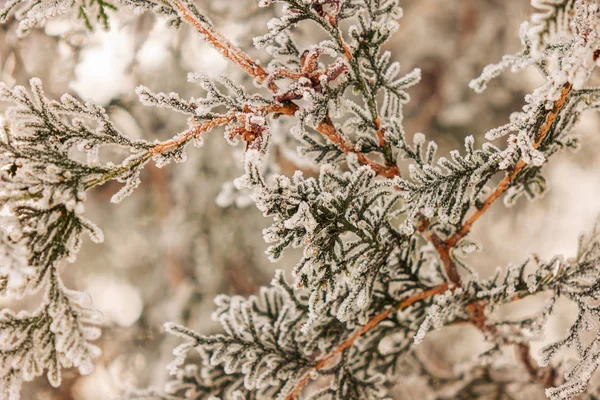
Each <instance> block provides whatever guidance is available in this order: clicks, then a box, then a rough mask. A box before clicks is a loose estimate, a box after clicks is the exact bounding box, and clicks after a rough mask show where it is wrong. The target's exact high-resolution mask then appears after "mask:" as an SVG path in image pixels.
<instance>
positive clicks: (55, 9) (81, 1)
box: [0, 0, 117, 34]
mask: <svg viewBox="0 0 600 400" xmlns="http://www.w3.org/2000/svg"><path fill="white" fill-rule="evenodd" d="M116 10H117V7H116V6H115V4H113V3H112V2H110V1H105V0H47V1H33V0H8V1H6V2H5V3H4V5H3V7H2V8H1V9H0V23H4V22H6V21H7V20H8V19H9V18H10V17H13V16H14V18H16V19H17V20H18V21H19V28H18V33H20V34H25V33H26V32H27V31H29V30H30V29H32V28H35V27H38V26H40V25H43V24H44V23H45V22H46V21H48V20H49V19H52V18H56V17H60V16H64V15H73V16H74V17H75V18H76V19H78V20H80V21H81V22H83V24H84V25H85V27H86V28H87V29H89V30H93V29H94V27H95V26H96V25H100V26H101V27H102V28H103V29H108V28H109V14H110V13H111V12H113V11H116ZM75 18H73V19H75Z"/></svg>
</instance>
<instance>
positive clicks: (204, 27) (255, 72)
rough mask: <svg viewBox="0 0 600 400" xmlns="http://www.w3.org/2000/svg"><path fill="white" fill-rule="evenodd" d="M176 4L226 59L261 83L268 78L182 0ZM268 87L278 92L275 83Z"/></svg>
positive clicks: (261, 69) (184, 17)
mask: <svg viewBox="0 0 600 400" xmlns="http://www.w3.org/2000/svg"><path fill="white" fill-rule="evenodd" d="M174 3H175V6H176V7H177V9H178V10H179V12H180V14H181V16H182V17H183V19H185V20H186V21H187V22H188V23H189V24H190V25H192V26H193V27H194V28H195V29H196V30H197V31H198V32H199V33H200V34H201V35H202V36H204V39H205V40H206V41H207V42H208V43H210V44H211V45H212V46H213V47H214V48H215V49H216V50H217V51H219V52H220V53H221V54H222V55H223V56H224V57H225V58H228V59H229V60H231V61H233V62H234V63H236V64H237V65H239V66H240V67H242V68H243V69H244V70H245V71H246V72H247V73H248V74H250V75H251V76H253V77H255V78H256V79H257V80H258V81H259V82H261V83H262V82H263V81H264V80H265V79H266V78H267V75H268V74H267V72H266V71H265V69H264V68H263V67H262V66H260V65H258V64H257V63H256V62H254V61H253V60H252V59H251V58H250V57H249V56H248V55H247V54H246V53H244V52H243V51H242V50H240V49H239V48H238V47H236V46H234V45H233V43H231V42H230V41H229V40H227V39H226V38H225V37H223V36H221V34H219V33H218V32H216V31H215V30H214V29H213V28H212V27H211V26H210V25H209V24H208V23H206V22H203V21H201V20H200V19H198V18H197V17H196V16H195V15H194V14H192V13H191V12H190V11H189V10H188V9H187V8H186V6H185V5H184V4H183V2H182V1H181V0H175V2H174ZM268 87H269V90H271V91H274V92H276V91H277V85H276V84H275V83H274V82H270V83H269V85H268Z"/></svg>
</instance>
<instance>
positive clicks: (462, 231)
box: [445, 83, 573, 248]
mask: <svg viewBox="0 0 600 400" xmlns="http://www.w3.org/2000/svg"><path fill="white" fill-rule="evenodd" d="M572 88H573V85H572V84H571V83H567V84H566V85H565V86H564V87H563V89H562V91H561V95H560V98H559V99H558V100H557V101H556V102H555V104H554V107H553V108H552V110H551V111H550V112H549V113H548V115H547V116H546V120H545V122H544V124H543V125H542V127H541V129H540V131H539V133H538V135H537V139H536V141H535V143H534V148H535V149H537V148H538V147H539V146H540V145H541V144H542V141H543V140H544V138H545V137H546V135H547V134H548V132H550V129H551V128H552V126H553V124H554V122H555V121H556V119H557V117H558V115H559V114H560V111H561V110H562V108H563V106H564V105H565V102H566V101H567V98H568V97H569V94H570V93H571V90H572ZM526 165H527V163H525V161H523V160H522V159H521V160H519V162H518V163H517V165H516V166H515V167H514V169H513V171H512V173H510V174H508V175H506V176H505V177H504V178H503V179H502V180H501V181H500V183H498V185H497V186H496V189H494V191H493V192H492V193H491V194H490V195H489V196H488V197H487V198H486V199H485V201H484V202H483V204H482V205H481V207H479V208H478V209H477V210H476V211H475V212H474V213H473V214H472V215H471V216H470V217H469V218H468V219H467V220H466V221H465V222H464V223H463V224H462V226H461V227H460V228H459V229H458V230H457V231H456V232H455V233H454V234H453V235H452V236H450V237H449V238H448V239H447V240H446V243H445V246H446V247H448V248H452V247H454V246H455V245H456V244H457V243H458V242H459V241H460V240H461V239H462V238H463V237H465V236H466V235H467V234H468V233H469V231H470V229H471V227H472V226H473V224H474V223H475V222H476V221H477V220H478V219H479V218H480V217H481V216H482V215H483V214H484V213H485V212H486V211H487V210H488V209H489V208H490V206H491V205H492V204H493V203H494V201H496V200H497V199H498V198H499V197H500V196H501V195H502V194H503V193H504V192H505V191H506V190H507V189H508V188H509V187H510V185H511V183H512V182H513V181H514V180H515V178H516V177H517V176H518V175H519V173H520V172H521V170H523V168H525V166H526Z"/></svg>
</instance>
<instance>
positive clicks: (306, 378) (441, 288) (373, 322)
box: [286, 283, 448, 400]
mask: <svg viewBox="0 0 600 400" xmlns="http://www.w3.org/2000/svg"><path fill="white" fill-rule="evenodd" d="M446 290H448V284H447V283H442V284H441V285H438V286H434V287H432V288H431V289H428V290H424V291H422V292H419V293H417V294H415V295H412V296H410V297H408V298H406V299H404V300H402V301H400V302H399V303H397V304H395V305H394V306H392V307H390V308H387V309H385V310H384V311H382V312H380V313H379V314H377V315H375V316H373V317H372V318H371V319H370V320H369V321H368V322H367V323H366V324H365V325H363V326H361V327H360V328H359V329H357V330H356V331H354V333H353V334H352V335H350V336H349V337H348V338H347V339H346V340H344V341H343V342H342V343H340V344H339V345H338V346H336V347H335V348H334V349H333V350H332V351H330V352H329V353H327V354H326V355H325V356H323V357H322V358H321V359H320V360H319V362H318V363H317V364H316V365H315V366H314V367H313V368H312V369H311V370H310V371H308V372H306V373H305V374H304V375H303V376H302V378H301V379H300V380H299V381H298V382H297V383H296V386H294V389H293V390H292V391H291V392H290V394H289V395H287V397H286V400H293V399H295V398H296V397H297V396H299V395H300V393H301V392H302V389H304V387H305V386H306V385H307V384H308V383H309V382H310V380H311V377H310V375H311V372H313V371H319V370H321V369H323V368H324V367H325V366H326V365H327V364H328V362H329V361H330V360H331V359H333V358H334V357H336V356H337V355H339V354H341V353H342V352H344V351H345V350H347V349H349V348H350V347H352V346H353V345H354V342H356V340H357V339H358V338H360V337H361V336H362V335H364V334H365V333H366V332H368V331H370V330H371V329H372V328H374V327H375V326H377V325H378V324H379V323H380V322H381V321H383V320H384V319H386V318H387V317H389V316H390V315H391V314H392V312H394V311H397V310H401V309H403V308H407V307H409V306H411V305H413V304H414V303H416V302H418V301H421V300H424V299H426V298H428V297H431V296H433V295H436V294H440V293H443V292H445V291H446Z"/></svg>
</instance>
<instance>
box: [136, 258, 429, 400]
mask: <svg viewBox="0 0 600 400" xmlns="http://www.w3.org/2000/svg"><path fill="white" fill-rule="evenodd" d="M405 254H408V253H405ZM404 261H407V260H404ZM409 263H410V262H409ZM405 266H406V267H407V269H408V270H409V271H411V273H416V274H418V269H419V267H416V266H415V265H412V264H411V266H412V267H414V268H411V267H409V266H408V265H405ZM398 280H400V278H399V279H398ZM272 284H273V287H270V288H265V287H263V288H261V289H260V292H259V294H258V295H256V296H250V297H249V298H242V297H239V296H233V297H228V296H220V297H218V298H217V299H215V303H216V305H217V309H216V311H215V312H214V314H213V318H214V319H216V320H218V321H219V322H220V323H221V325H222V326H223V329H224V330H225V333H224V334H218V335H212V336H202V335H199V334H197V333H195V332H193V331H191V330H189V329H187V328H185V327H182V326H178V325H174V324H167V326H166V329H167V331H169V332H171V333H173V334H175V335H178V336H181V337H183V338H185V339H186V342H185V343H184V344H182V345H180V346H179V347H178V348H177V349H176V350H175V355H176V359H175V361H174V362H173V364H171V372H172V374H173V375H174V379H173V380H172V381H171V382H169V384H168V385H167V389H166V394H164V395H160V394H158V393H153V392H143V393H140V392H137V393H132V394H131V395H130V396H128V397H127V398H128V399H172V398H173V399H180V398H181V399H203V398H211V397H210V396H215V397H217V398H222V399H238V398H239V399H284V398H286V396H287V395H288V394H289V393H290V391H291V390H292V389H293V388H294V386H295V383H296V381H298V380H299V379H301V378H302V377H303V376H304V375H305V374H306V373H307V372H309V371H310V370H311V369H312V368H314V366H315V365H316V364H317V363H318V360H315V357H314V355H315V354H319V353H322V352H327V351H330V350H331V349H332V348H333V347H335V346H336V344H337V343H339V342H340V341H342V340H344V339H345V338H347V337H349V336H350V335H351V334H352V333H353V330H352V329H348V328H347V327H346V326H345V325H344V324H342V323H340V321H339V320H338V319H337V318H335V316H333V315H331V314H333V312H332V313H331V314H329V313H325V314H323V315H321V316H320V317H319V319H318V320H317V321H315V323H314V324H313V325H311V326H309V327H308V328H307V329H304V328H303V327H302V326H303V324H304V323H306V321H307V319H308V316H309V306H308V298H307V296H306V292H304V291H301V292H297V291H295V290H294V289H293V288H292V287H291V286H289V285H288V284H287V283H286V282H285V280H284V279H283V275H282V273H281V271H278V272H277V273H276V277H275V278H274V280H273V283H272ZM419 285H423V283H422V282H419V283H417V287H420V286H419ZM423 287H426V286H423ZM387 289H389V287H388V288H387ZM413 289H414V287H413ZM409 290H410V289H409ZM388 296H389V294H388ZM382 299H383V298H382ZM384 304H385V302H384V301H380V302H379V303H378V304H376V305H375V307H374V309H375V310H377V309H378V308H379V307H381V306H383V305H384ZM339 305H340V301H337V302H336V304H334V307H337V306H339ZM427 305H428V302H426V301H424V302H420V303H417V304H415V305H414V306H413V307H411V308H409V309H407V310H405V311H403V312H402V313H398V314H396V313H394V314H392V315H391V316H390V318H388V319H387V320H386V321H385V322H384V323H382V324H381V325H380V326H379V327H378V328H377V329H374V330H373V331H371V332H369V334H368V335H367V336H365V337H364V338H363V339H362V341H361V345H360V347H355V348H351V349H348V350H347V351H345V352H344V353H343V355H342V357H341V359H340V360H339V361H338V362H337V365H335V367H333V368H331V369H329V370H324V371H320V374H321V375H322V376H330V377H331V378H332V379H331V382H330V385H329V386H327V387H325V388H323V389H321V390H320V391H318V392H316V393H314V394H312V395H311V396H310V398H311V399H322V398H329V399H340V400H341V399H379V398H384V397H385V395H386V392H387V389H386V385H387V384H388V383H390V382H388V379H387V377H388V376H390V373H391V372H392V371H394V370H395V366H396V364H397V361H398V359H399V358H400V357H402V356H403V355H404V354H406V352H407V351H408V349H409V347H410V343H411V342H412V336H413V335H414V332H415V331H416V330H417V329H418V326H419V322H420V321H422V319H423V317H424V315H425V310H426V307H427ZM408 316H411V317H412V318H410V321H412V322H407V320H408V318H407V317H408ZM384 338H386V339H387V340H388V342H387V345H386V346H384V347H381V346H380V345H379V344H380V342H381V341H382V339H384ZM194 349H195V350H197V351H198V354H199V355H200V358H201V360H202V362H201V366H197V365H196V364H185V362H186V357H188V359H191V358H192V354H190V351H191V350H194ZM162 396H164V397H162ZM169 396H173V397H169Z"/></svg>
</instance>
